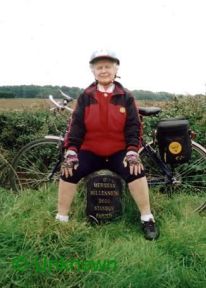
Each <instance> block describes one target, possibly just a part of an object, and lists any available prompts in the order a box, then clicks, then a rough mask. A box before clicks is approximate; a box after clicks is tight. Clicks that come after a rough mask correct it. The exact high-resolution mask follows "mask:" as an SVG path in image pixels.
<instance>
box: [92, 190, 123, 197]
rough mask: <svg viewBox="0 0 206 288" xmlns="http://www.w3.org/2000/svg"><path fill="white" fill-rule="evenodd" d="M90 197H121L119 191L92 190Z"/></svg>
mask: <svg viewBox="0 0 206 288" xmlns="http://www.w3.org/2000/svg"><path fill="white" fill-rule="evenodd" d="M90 195H92V196H119V192H118V191H115V190H114V191H113V190H112V191H106V190H91V191H90Z"/></svg>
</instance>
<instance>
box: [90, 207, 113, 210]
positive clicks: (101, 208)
mask: <svg viewBox="0 0 206 288" xmlns="http://www.w3.org/2000/svg"><path fill="white" fill-rule="evenodd" d="M94 210H95V211H114V207H113V206H94Z"/></svg>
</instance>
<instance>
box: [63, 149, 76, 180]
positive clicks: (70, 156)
mask: <svg viewBox="0 0 206 288" xmlns="http://www.w3.org/2000/svg"><path fill="white" fill-rule="evenodd" d="M78 166H79V159H78V156H77V153H76V152H75V151H73V150H67V152H66V153H65V155H64V161H63V163H62V165H61V174H62V175H65V177H69V176H73V169H75V170H76V169H77V167H78Z"/></svg>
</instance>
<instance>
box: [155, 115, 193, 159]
mask: <svg viewBox="0 0 206 288" xmlns="http://www.w3.org/2000/svg"><path fill="white" fill-rule="evenodd" d="M157 143H158V146H159V153H160V157H161V159H162V160H163V161H164V162H165V163H169V164H178V163H185V162H188V161H189V160H190V158H191V154H192V143H191V137H190V130H189V122H188V121H187V120H186V119H175V118H172V119H166V120H161V121H160V122H159V123H158V124H157Z"/></svg>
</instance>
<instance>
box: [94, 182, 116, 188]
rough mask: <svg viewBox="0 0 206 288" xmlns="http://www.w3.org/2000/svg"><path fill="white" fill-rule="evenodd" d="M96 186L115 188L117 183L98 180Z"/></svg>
mask: <svg viewBox="0 0 206 288" xmlns="http://www.w3.org/2000/svg"><path fill="white" fill-rule="evenodd" d="M94 188H113V189H114V188H115V184H114V183H99V182H96V183H94Z"/></svg>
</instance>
